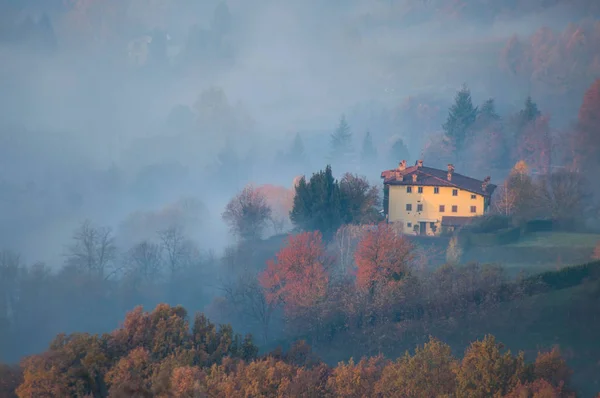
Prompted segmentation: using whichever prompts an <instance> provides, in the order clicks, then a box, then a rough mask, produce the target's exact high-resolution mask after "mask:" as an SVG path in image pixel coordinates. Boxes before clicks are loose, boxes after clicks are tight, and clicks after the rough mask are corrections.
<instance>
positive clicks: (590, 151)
mask: <svg viewBox="0 0 600 398" xmlns="http://www.w3.org/2000/svg"><path fill="white" fill-rule="evenodd" d="M599 114H600V79H597V80H596V81H595V82H594V83H593V84H592V85H591V86H590V87H589V88H588V90H587V91H586V92H585V94H584V96H583V101H582V104H581V107H580V108H579V115H578V120H577V128H576V130H575V133H574V134H573V146H574V152H575V153H574V155H575V156H574V159H573V160H574V163H575V167H576V168H577V169H579V170H580V171H583V170H586V171H588V172H590V171H592V170H593V171H597V170H599V169H600V156H599V154H600V118H599V117H598V115H599Z"/></svg>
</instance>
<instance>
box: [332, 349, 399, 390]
mask: <svg viewBox="0 0 600 398" xmlns="http://www.w3.org/2000/svg"><path fill="white" fill-rule="evenodd" d="M387 363H388V361H387V360H385V359H384V358H383V356H381V355H379V356H376V357H371V358H362V359H361V360H360V361H359V362H354V360H353V359H352V358H350V360H349V361H348V362H340V363H338V364H337V366H336V367H335V368H334V369H333V372H332V374H331V376H330V377H329V379H328V380H327V387H328V389H329V391H331V393H332V395H333V396H336V397H352V398H360V397H374V396H377V395H376V389H375V388H376V385H377V381H378V380H380V378H381V375H382V372H385V369H387V366H386V365H387Z"/></svg>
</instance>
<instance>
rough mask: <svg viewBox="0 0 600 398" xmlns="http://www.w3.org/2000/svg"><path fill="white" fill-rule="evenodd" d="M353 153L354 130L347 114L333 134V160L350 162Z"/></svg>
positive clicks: (343, 116)
mask: <svg viewBox="0 0 600 398" xmlns="http://www.w3.org/2000/svg"><path fill="white" fill-rule="evenodd" d="M351 155H352V132H351V131H350V125H349V124H348V122H347V121H346V116H345V115H342V117H341V118H340V122H339V124H338V127H337V128H336V129H335V131H334V133H333V134H332V135H331V160H332V161H343V162H348V161H349V160H350V159H349V158H350V157H351Z"/></svg>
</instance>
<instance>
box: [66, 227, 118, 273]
mask: <svg viewBox="0 0 600 398" xmlns="http://www.w3.org/2000/svg"><path fill="white" fill-rule="evenodd" d="M73 241H74V242H73V244H72V245H70V246H69V247H68V251H67V254H66V256H67V265H68V266H71V267H73V268H75V269H77V270H79V271H83V272H86V273H88V274H90V275H95V276H98V277H100V278H105V277H108V276H110V275H111V274H112V273H111V274H106V271H107V270H108V268H109V267H111V266H114V265H115V264H114V261H115V259H116V254H117V248H116V246H115V241H114V237H113V234H112V230H111V229H110V228H108V227H97V226H95V225H93V224H92V223H91V221H89V220H86V221H84V222H83V223H82V224H81V225H80V226H79V228H77V229H76V230H75V232H74V234H73ZM115 271H116V270H114V269H113V273H114V272H115Z"/></svg>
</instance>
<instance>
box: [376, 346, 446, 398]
mask: <svg viewBox="0 0 600 398" xmlns="http://www.w3.org/2000/svg"><path fill="white" fill-rule="evenodd" d="M456 366H457V361H456V359H455V358H454V357H453V356H452V350H451V348H450V346H449V345H447V344H444V343H442V342H440V341H439V340H436V339H434V338H432V337H430V339H429V342H427V343H425V345H424V346H423V347H417V349H416V350H415V354H414V355H410V354H409V353H408V352H407V353H406V354H405V355H404V356H402V357H400V358H398V359H397V360H396V361H395V362H394V363H392V364H391V365H388V366H386V367H385V368H384V369H383V374H382V376H381V379H379V381H378V382H377V386H376V391H377V392H378V393H379V394H382V396H385V397H407V398H419V397H436V396H451V395H452V394H454V392H455V391H456V376H455V374H454V369H455V368H456Z"/></svg>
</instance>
